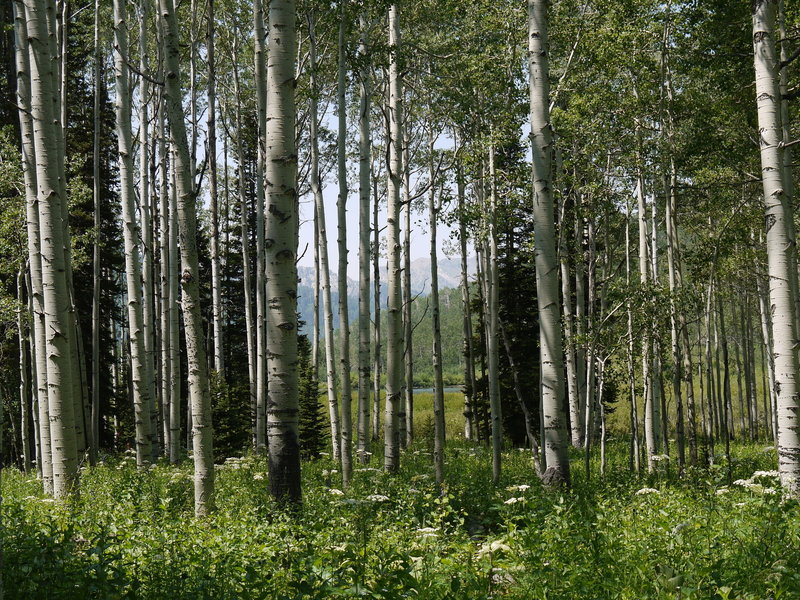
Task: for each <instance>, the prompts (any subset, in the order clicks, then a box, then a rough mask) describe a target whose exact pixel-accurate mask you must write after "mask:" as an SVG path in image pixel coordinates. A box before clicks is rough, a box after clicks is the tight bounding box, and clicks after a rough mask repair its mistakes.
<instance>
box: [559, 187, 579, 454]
mask: <svg viewBox="0 0 800 600" xmlns="http://www.w3.org/2000/svg"><path fill="white" fill-rule="evenodd" d="M561 196H562V198H563V199H562V201H561V206H560V207H559V215H560V217H561V218H560V224H561V229H560V235H559V240H560V248H559V263H560V265H561V296H562V297H563V301H562V306H561V310H562V315H563V320H564V343H565V344H566V348H565V349H564V354H565V359H566V374H567V398H568V400H569V425H570V440H571V442H572V445H573V446H574V447H575V448H580V447H581V446H583V425H582V424H583V413H582V412H581V398H580V397H579V390H580V389H581V386H580V385H579V382H578V369H577V356H576V354H577V353H576V349H575V335H574V329H573V325H574V319H573V314H572V285H571V281H572V277H571V275H570V268H569V267H570V264H569V253H568V245H567V240H566V237H567V236H566V232H567V229H566V206H565V205H566V197H565V195H564V194H561ZM581 279H582V277H581Z"/></svg>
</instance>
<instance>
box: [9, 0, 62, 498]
mask: <svg viewBox="0 0 800 600" xmlns="http://www.w3.org/2000/svg"><path fill="white" fill-rule="evenodd" d="M14 38H15V43H14V46H15V48H16V65H17V104H18V107H19V122H20V132H21V134H22V173H23V177H24V181H25V210H26V220H27V234H28V269H29V271H30V286H31V291H30V305H31V309H32V310H31V317H32V335H33V337H32V339H33V343H32V345H31V350H32V362H33V365H34V372H35V382H34V384H35V390H36V391H35V396H36V404H37V415H36V419H37V420H38V422H39V435H38V437H37V440H38V442H37V443H38V453H37V454H38V458H39V463H40V469H41V473H40V477H41V478H42V483H43V487H44V492H45V493H46V494H52V493H53V462H52V454H51V448H50V418H49V411H48V398H47V393H48V385H47V353H46V337H45V317H44V289H43V282H42V255H41V238H40V236H39V208H38V207H39V197H38V185H37V181H36V177H37V173H36V148H35V144H34V139H33V136H34V125H33V118H32V115H31V110H30V109H31V81H30V73H31V71H30V58H29V44H28V31H27V28H26V18H25V6H24V4H23V2H22V0H15V2H14Z"/></svg>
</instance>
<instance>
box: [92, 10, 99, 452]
mask: <svg viewBox="0 0 800 600" xmlns="http://www.w3.org/2000/svg"><path fill="white" fill-rule="evenodd" d="M94 11H95V14H94V81H93V87H94V99H93V100H94V102H93V104H94V106H93V118H94V122H93V126H94V127H93V131H92V159H93V165H92V179H93V183H92V193H93V201H94V202H93V203H94V240H93V248H92V413H91V428H92V436H91V437H92V447H91V450H90V453H89V458H90V461H91V462H92V464H95V462H96V461H97V453H98V451H99V449H100V285H101V283H100V282H101V280H100V90H101V87H100V81H101V79H100V78H101V77H102V70H101V69H102V51H101V48H100V0H95V3H94Z"/></svg>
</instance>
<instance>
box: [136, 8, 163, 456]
mask: <svg viewBox="0 0 800 600" xmlns="http://www.w3.org/2000/svg"><path fill="white" fill-rule="evenodd" d="M140 9H141V10H140V13H139V72H140V73H141V76H140V78H139V206H140V210H141V223H142V226H141V236H142V337H143V339H144V365H145V373H146V377H147V386H148V388H149V396H150V400H149V403H148V407H147V410H148V413H149V415H148V416H149V418H150V458H151V460H152V461H156V460H158V456H159V454H160V452H159V439H160V437H161V435H160V430H159V423H158V391H159V390H158V387H157V386H156V375H155V354H156V350H155V343H156V320H155V296H154V293H153V287H154V282H153V274H154V270H153V251H154V245H153V220H152V216H153V214H154V212H155V207H153V208H152V209H151V204H152V195H151V193H150V171H149V164H150V110H149V105H150V100H151V99H150V95H151V91H150V82H149V81H148V71H149V65H148V60H147V56H148V48H147V39H148V36H147V24H148V20H149V12H150V11H149V6H148V2H147V0H144V1H142V2H141V3H140Z"/></svg>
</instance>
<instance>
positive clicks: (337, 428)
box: [309, 16, 350, 461]
mask: <svg viewBox="0 0 800 600" xmlns="http://www.w3.org/2000/svg"><path fill="white" fill-rule="evenodd" d="M309 45H310V50H309V57H310V60H311V110H310V111H309V112H310V120H311V124H310V127H309V137H310V138H311V169H310V183H311V194H312V196H313V197H314V220H315V230H316V231H317V235H318V237H317V239H316V240H314V243H315V244H316V245H317V248H318V252H319V272H320V275H321V277H322V304H323V312H324V315H325V316H324V319H325V373H326V381H327V388H328V412H329V415H330V421H331V445H332V450H333V459H334V460H336V461H339V460H341V458H342V448H343V445H342V436H341V419H340V416H339V399H338V393H337V387H336V358H335V356H334V339H333V303H332V302H331V271H330V263H329V261H328V233H327V227H326V225H325V204H324V203H323V198H322V188H321V187H320V177H319V139H318V134H317V122H318V115H317V102H318V100H317V96H318V94H319V89H318V87H317V73H316V71H317V69H318V68H319V65H318V64H317V38H316V33H315V30H314V17H313V16H309ZM349 376H350V374H349V373H348V374H347V377H349ZM343 402H344V401H343ZM343 418H344V409H342V419H343Z"/></svg>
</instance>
